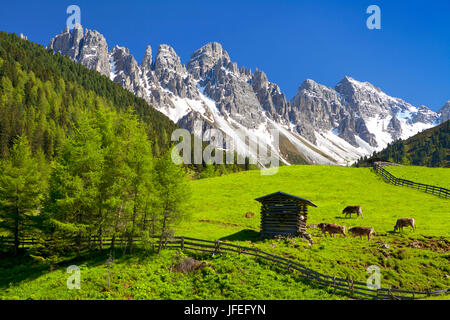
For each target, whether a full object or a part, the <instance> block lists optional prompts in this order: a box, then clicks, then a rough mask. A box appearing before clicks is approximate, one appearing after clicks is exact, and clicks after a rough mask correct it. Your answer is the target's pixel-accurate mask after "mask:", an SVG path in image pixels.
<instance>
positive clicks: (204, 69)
mask: <svg viewBox="0 0 450 320" xmlns="http://www.w3.org/2000/svg"><path fill="white" fill-rule="evenodd" d="M229 63H230V56H229V55H228V52H226V51H225V50H224V49H223V48H222V45H221V44H220V43H218V42H210V43H207V44H205V45H204V46H203V47H201V48H200V49H198V50H197V51H195V52H194V53H193V54H192V56H191V59H190V60H189V62H188V64H187V70H188V71H189V73H190V74H192V76H193V77H194V78H195V79H200V78H204V77H205V76H206V74H207V73H208V72H209V71H211V69H213V68H214V67H215V66H216V65H217V64H219V65H220V66H228V64H229ZM232 68H233V69H234V67H232ZM236 69H237V65H236ZM236 71H237V70H236Z"/></svg>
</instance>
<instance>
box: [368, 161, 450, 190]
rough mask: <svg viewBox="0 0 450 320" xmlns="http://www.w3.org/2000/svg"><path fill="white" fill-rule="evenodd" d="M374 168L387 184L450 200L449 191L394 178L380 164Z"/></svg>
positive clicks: (376, 164)
mask: <svg viewBox="0 0 450 320" xmlns="http://www.w3.org/2000/svg"><path fill="white" fill-rule="evenodd" d="M373 168H374V170H375V172H376V173H377V174H379V175H381V176H382V177H383V179H384V180H385V181H386V182H389V183H392V184H393V185H396V186H403V187H409V188H414V189H417V190H420V191H422V192H426V193H430V194H433V195H435V196H438V197H441V198H444V199H448V198H450V190H448V189H445V188H442V187H437V186H431V185H428V184H423V183H418V182H414V181H410V180H405V179H401V178H397V177H395V176H393V175H392V174H391V173H389V171H387V170H386V169H384V168H383V165H382V164H380V163H378V162H377V163H375V164H374V166H373Z"/></svg>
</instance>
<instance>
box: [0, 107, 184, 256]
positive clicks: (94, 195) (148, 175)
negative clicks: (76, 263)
mask: <svg viewBox="0 0 450 320" xmlns="http://www.w3.org/2000/svg"><path fill="white" fill-rule="evenodd" d="M31 149H32V148H31V145H30V143H29V141H28V138H27V137H26V136H19V137H17V138H16V139H15V140H14V144H13V147H12V149H11V153H10V156H9V157H8V158H7V159H4V160H2V162H1V173H0V229H1V230H2V231H3V232H4V233H6V234H7V235H11V236H13V237H14V251H15V253H18V252H19V245H20V240H21V239H23V238H26V237H34V238H36V239H40V242H39V244H38V245H37V246H34V247H33V249H32V255H33V256H34V257H35V258H37V259H41V260H44V261H46V260H47V259H50V260H51V259H55V257H57V256H58V255H59V254H63V253H64V252H67V251H68V250H73V251H74V252H77V254H78V255H80V254H81V252H82V250H83V249H84V248H85V246H86V242H89V241H91V239H92V238H93V237H96V238H97V239H99V241H98V243H97V244H96V245H97V246H98V247H99V248H103V244H102V239H103V238H105V237H110V238H112V243H111V250H114V245H115V239H117V238H121V239H124V238H125V239H127V241H128V244H127V245H128V248H129V250H130V252H132V251H133V248H134V243H133V240H134V239H135V238H136V237H149V236H152V235H155V234H158V235H162V236H163V237H162V238H164V237H168V236H169V235H170V234H171V232H172V227H173V225H174V224H175V223H177V222H179V221H181V220H182V219H185V218H187V217H188V214H187V212H188V210H187V209H186V207H185V205H186V200H187V199H188V197H189V188H188V184H187V180H186V176H185V170H184V168H183V167H182V166H177V165H175V164H173V162H172V161H171V158H170V153H169V154H168V155H165V156H162V157H160V158H154V157H153V155H152V150H151V144H150V142H149V140H148V139H147V133H146V131H145V128H144V126H143V125H142V123H141V122H140V121H139V120H138V118H137V116H136V115H135V114H134V113H133V112H132V110H129V111H127V112H125V113H121V114H119V113H117V111H115V110H110V109H107V108H99V109H97V110H94V111H85V112H83V113H82V114H81V115H80V120H79V122H78V123H77V124H76V125H75V126H74V128H73V134H72V135H70V136H69V137H68V138H67V139H66V140H65V142H64V143H63V145H62V146H61V151H60V152H59V154H58V156H57V157H56V158H55V159H54V161H53V162H52V163H50V164H49V163H48V161H46V160H45V155H44V154H43V152H37V153H36V154H33V153H32V151H31ZM91 246H93V244H91Z"/></svg>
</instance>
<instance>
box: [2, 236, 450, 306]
mask: <svg viewBox="0 0 450 320" xmlns="http://www.w3.org/2000/svg"><path fill="white" fill-rule="evenodd" d="M150 238H151V239H156V241H155V242H152V243H153V244H158V242H159V241H158V240H159V239H160V237H159V236H153V237H150ZM94 240H95V241H94ZM88 241H89V240H85V242H88ZM90 241H91V242H98V241H99V239H98V238H95V239H91V240H90ZM115 241H116V243H117V244H120V243H126V242H127V241H128V239H126V238H119V239H116V240H115ZM133 242H135V243H137V244H139V243H141V244H142V243H145V242H146V240H144V239H141V238H136V239H133ZM13 243H14V241H13V239H11V238H5V237H3V238H2V237H0V245H4V244H13ZM35 243H37V240H36V239H22V240H21V245H32V244H35ZM102 243H103V244H104V245H105V246H106V245H108V244H110V243H111V238H106V239H102ZM163 243H165V247H166V248H168V249H181V250H193V251H200V252H203V253H209V254H221V253H236V254H238V255H241V254H245V255H249V256H253V257H255V258H259V259H263V260H265V261H268V262H270V263H272V264H273V265H275V266H277V267H279V268H281V269H286V270H288V271H289V272H292V273H295V274H296V275H297V276H300V277H301V278H303V279H304V280H307V281H310V282H311V283H316V284H319V285H321V286H324V287H330V288H334V290H335V292H336V293H338V292H337V291H340V292H341V293H342V292H344V293H346V294H349V295H350V296H351V297H353V298H365V299H367V298H371V299H378V300H415V299H421V298H426V297H431V296H440V295H443V294H449V293H450V288H447V289H442V290H435V291H430V290H428V291H425V292H422V291H409V290H401V289H394V288H390V289H389V288H380V289H377V288H369V287H368V286H367V284H366V283H364V282H358V281H354V280H353V279H350V278H347V279H343V278H339V277H336V276H329V275H325V274H322V273H320V272H317V271H315V270H313V269H310V268H308V267H306V266H304V265H302V264H300V263H298V262H296V261H293V260H290V259H287V258H284V257H280V256H277V255H274V254H271V253H268V252H265V251H262V250H260V249H258V248H253V247H246V246H241V245H239V244H232V243H228V242H222V241H219V240H215V241H211V240H204V239H196V238H191V237H182V236H178V237H172V238H171V239H168V240H167V241H163Z"/></svg>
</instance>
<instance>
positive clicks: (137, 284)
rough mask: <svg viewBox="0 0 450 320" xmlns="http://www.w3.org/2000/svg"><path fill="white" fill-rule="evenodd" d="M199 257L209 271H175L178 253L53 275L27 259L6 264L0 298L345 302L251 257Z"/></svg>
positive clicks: (97, 260)
mask: <svg viewBox="0 0 450 320" xmlns="http://www.w3.org/2000/svg"><path fill="white" fill-rule="evenodd" d="M195 257H196V258H197V259H202V260H203V261H205V262H206V263H207V267H206V268H204V269H202V270H199V271H197V272H196V273H187V274H183V273H180V272H174V271H171V266H173V265H175V264H176V262H177V261H179V260H180V259H182V258H183V254H180V253H179V252H174V251H164V252H162V254H161V256H157V255H154V254H145V253H144V252H141V253H140V254H137V255H134V256H132V257H131V256H122V257H120V258H118V259H116V260H115V262H114V264H110V267H108V264H107V263H106V259H107V256H106V254H103V255H102V254H97V255H96V256H95V257H92V256H91V257H85V258H84V259H83V260H82V262H80V261H75V260H72V261H67V262H66V263H65V264H63V265H61V267H60V268H58V269H57V270H55V271H53V272H50V273H47V272H46V271H45V270H43V269H42V268H39V267H36V266H34V267H33V265H27V264H24V262H23V261H21V266H19V267H15V266H14V264H13V263H11V262H10V263H9V265H7V264H6V263H5V262H0V268H1V269H2V270H5V269H6V270H7V271H4V272H3V274H4V275H5V276H4V277H3V278H2V279H1V280H0V299H120V300H123V299H217V300H220V299H236V300H241V299H328V300H330V299H344V297H342V296H335V295H332V294H331V293H328V292H327V290H324V289H320V288H317V287H315V286H311V285H309V284H305V283H303V282H301V281H299V279H297V278H295V277H293V276H292V275H291V274H287V273H286V272H280V271H279V270H278V271H276V270H273V269H272V268H271V267H270V266H269V265H267V264H258V263H257V262H255V261H254V260H253V259H251V258H248V257H245V256H241V257H236V256H223V257H219V256H217V257H211V256H198V255H195ZM69 264H76V265H78V266H79V267H80V273H81V288H80V290H68V289H67V287H66V281H67V278H68V276H69V275H68V274H67V273H66V268H67V266H68V265H69ZM5 273H7V274H5ZM12 275H14V276H12ZM18 275H19V276H18ZM18 280H20V281H18Z"/></svg>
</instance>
